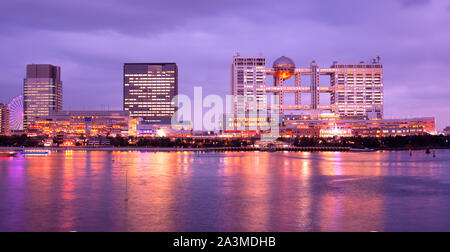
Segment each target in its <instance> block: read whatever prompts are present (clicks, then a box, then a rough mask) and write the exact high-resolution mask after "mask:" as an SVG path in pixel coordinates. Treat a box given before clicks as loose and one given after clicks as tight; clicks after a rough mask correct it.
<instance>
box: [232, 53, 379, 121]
mask: <svg viewBox="0 0 450 252" xmlns="http://www.w3.org/2000/svg"><path fill="white" fill-rule="evenodd" d="M265 65H266V59H265V58H264V57H240V56H237V57H234V59H233V63H232V76H231V93H232V95H233V96H234V97H235V104H234V113H235V114H245V113H249V111H255V110H254V109H253V108H254V105H252V104H254V101H255V100H256V101H258V102H259V103H258V104H260V105H258V106H259V107H258V110H263V109H261V106H265V105H267V95H268V94H275V95H277V96H278V97H279V106H277V109H279V111H280V114H284V113H285V112H288V111H296V112H299V111H309V114H310V115H311V116H313V117H316V118H317V117H318V115H320V114H322V113H323V112H331V113H334V114H336V115H339V116H341V117H359V118H363V117H365V118H371V119H373V118H377V119H382V118H383V112H384V111H383V105H384V92H383V90H384V87H383V85H384V84H383V65H382V64H381V63H380V60H379V58H377V59H375V60H373V61H372V62H370V63H359V64H341V63H337V62H335V63H333V65H332V66H331V67H330V68H320V67H319V66H318V64H317V63H316V62H315V61H313V62H312V63H311V65H310V66H309V67H308V68H298V67H297V66H296V65H295V63H294V61H293V60H292V59H290V58H288V57H284V56H283V57H281V58H279V59H277V60H276V61H275V62H274V64H273V67H272V68H266V67H265ZM266 76H273V80H274V83H273V86H272V85H271V86H269V85H266ZM324 76H326V77H328V78H329V79H330V81H329V83H324V82H323V81H321V79H322V78H323V77H324ZM306 77H308V78H309V80H310V83H306V81H305V80H306V79H307V78H306ZM291 78H293V80H294V81H293V82H294V83H293V84H291V85H288V80H289V79H291ZM305 93H306V94H310V95H311V104H304V102H302V94H305ZM287 94H293V95H294V97H295V102H294V104H287V103H286V100H285V96H286V95H287ZM321 94H329V95H330V104H329V105H328V104H322V103H321ZM266 109H267V110H269V111H271V110H273V109H274V108H273V105H271V104H268V105H267V106H266Z"/></svg>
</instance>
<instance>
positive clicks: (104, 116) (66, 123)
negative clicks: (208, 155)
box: [28, 111, 138, 138]
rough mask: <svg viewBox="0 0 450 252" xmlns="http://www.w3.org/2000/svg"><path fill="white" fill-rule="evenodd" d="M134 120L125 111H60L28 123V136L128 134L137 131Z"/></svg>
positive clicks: (77, 136) (68, 136)
mask: <svg viewBox="0 0 450 252" xmlns="http://www.w3.org/2000/svg"><path fill="white" fill-rule="evenodd" d="M137 125H138V123H136V122H134V121H133V120H132V119H131V118H130V116H129V112H126V111H60V112H52V113H50V115H48V116H43V117H40V118H37V120H36V121H35V122H34V123H33V124H32V125H30V127H29V130H28V135H29V136H42V135H46V136H49V137H56V136H58V135H63V136H64V137H65V138H79V137H82V136H84V137H89V136H94V137H97V136H101V137H106V136H113V137H114V136H118V135H121V136H129V135H130V134H129V132H136V131H137V129H136V128H137Z"/></svg>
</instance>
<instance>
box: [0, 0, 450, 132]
mask: <svg viewBox="0 0 450 252" xmlns="http://www.w3.org/2000/svg"><path fill="white" fill-rule="evenodd" d="M50 2H51V1H42V2H40V3H39V6H36V8H34V10H44V8H49V6H48V4H49V3H50ZM361 2H364V1H346V3H348V6H350V5H351V6H353V7H357V8H359V9H360V10H361V11H360V13H357V14H354V15H347V14H349V13H350V12H349V11H350V10H347V9H346V8H345V4H344V5H342V4H336V3H333V2H330V1H324V2H323V4H324V5H327V8H323V7H324V6H321V5H319V4H317V3H308V4H301V7H300V4H298V5H296V4H294V5H293V7H292V10H286V9H285V8H284V9H283V8H281V7H276V8H275V9H273V8H272V9H270V11H269V10H268V9H266V7H267V6H266V4H267V3H266V2H265V1H258V3H259V4H258V5H255V4H254V2H253V1H247V2H245V3H242V4H241V5H240V8H239V10H238V11H237V13H235V14H233V13H232V10H234V9H232V8H230V7H228V6H233V4H230V5H227V6H222V5H221V3H208V2H204V1H196V2H195V3H199V4H200V3H201V4H203V5H202V10H209V12H206V14H201V15H200V13H205V12H197V10H195V8H192V7H189V6H186V4H185V3H183V2H178V4H175V5H174V13H177V12H180V11H182V10H183V11H186V12H187V13H188V14H189V15H186V16H184V18H183V20H173V21H171V22H167V23H166V24H163V23H164V22H158V24H159V27H155V26H149V27H148V28H147V29H148V30H146V31H144V32H142V28H143V27H146V26H145V24H148V23H146V22H151V20H149V21H146V22H143V25H138V26H137V27H133V25H132V24H134V23H138V22H139V21H143V20H144V16H143V13H142V12H141V11H139V10H137V5H127V6H126V7H124V6H122V5H121V4H119V3H112V4H111V5H108V8H107V9H106V12H105V14H104V16H103V17H102V18H96V17H94V16H95V15H91V13H94V12H95V10H98V9H99V8H101V7H104V6H105V4H104V3H102V2H98V3H96V4H95V5H93V6H91V7H92V10H88V11H87V12H85V14H83V15H82V16H84V17H85V18H86V23H83V22H79V23H77V22H74V20H75V17H74V15H75V13H74V12H72V11H70V9H71V6H70V4H68V5H65V7H61V6H58V5H56V6H55V7H54V8H59V9H58V10H59V11H60V12H59V13H58V15H55V17H52V18H49V17H47V18H43V17H42V15H34V14H33V13H29V14H30V15H29V16H27V18H26V19H23V20H22V19H20V20H19V19H17V18H16V17H13V15H14V13H17V11H20V10H22V8H24V6H23V5H21V3H23V2H19V3H1V4H0V5H1V7H2V9H9V10H11V11H10V12H8V13H7V15H5V16H4V17H2V18H1V19H2V21H1V26H2V28H4V29H2V30H3V31H6V32H4V33H1V34H0V41H1V42H2V44H3V45H4V46H3V47H2V49H1V53H2V55H4V58H3V59H2V60H1V61H0V74H2V76H3V77H2V80H0V86H1V88H2V94H1V95H0V102H3V103H8V102H9V100H10V99H11V98H13V97H15V96H16V95H18V94H20V93H21V88H22V79H23V76H24V72H25V71H24V65H26V64H30V63H43V64H44V63H45V64H47V63H48V64H54V65H58V66H61V67H62V68H63V74H62V75H63V76H62V79H63V80H64V83H65V90H64V95H65V98H64V109H65V110H69V109H70V110H74V109H98V108H100V107H101V106H102V105H103V106H104V107H107V106H109V108H110V109H121V107H122V106H121V101H122V100H121V97H122V66H123V65H122V64H123V63H125V62H149V61H150V62H176V63H177V64H178V66H179V69H180V72H179V75H180V81H179V82H180V91H179V93H180V94H187V95H190V96H192V93H193V87H194V86H203V87H204V89H205V94H220V95H222V96H224V95H226V94H229V92H230V90H229V89H230V88H229V82H230V74H229V71H230V70H229V61H230V60H229V59H230V57H231V56H233V55H235V54H236V52H238V51H240V52H241V55H243V56H259V55H261V53H262V55H263V56H265V57H267V60H268V64H272V62H273V61H274V60H275V59H277V58H278V57H279V56H281V55H285V56H287V57H290V58H292V59H293V60H294V61H295V62H296V64H298V65H308V64H309V63H310V62H311V61H312V60H316V61H317V62H318V64H319V66H321V67H329V62H333V61H335V60H337V61H339V62H359V61H361V60H365V61H368V60H370V58H372V57H374V56H376V55H380V56H381V57H382V62H383V64H384V65H385V109H386V111H385V117H386V118H393V117H396V118H398V117H414V116H436V118H437V125H438V129H443V128H445V127H446V126H448V125H450V118H449V116H448V114H449V113H448V112H450V111H449V109H450V108H449V106H448V98H447V97H448V96H449V94H450V90H449V88H448V83H449V80H450V76H449V73H447V71H446V69H448V66H449V65H450V62H449V60H448V58H449V57H448V51H450V50H448V47H449V46H448V45H449V44H450V43H449V37H446V34H444V33H442V32H440V31H439V30H443V29H445V27H446V24H449V23H450V19H449V17H448V16H449V15H448V14H449V13H450V11H449V8H448V3H446V2H445V1H438V0H435V1H423V0H422V1H402V0H398V1H389V2H388V1H381V2H379V3H367V2H365V3H361ZM140 4H141V5H142V6H141V7H146V5H145V3H140ZM158 5H160V6H158V8H157V9H160V10H167V9H168V8H169V7H172V6H173V5H170V6H166V5H165V4H158ZM87 6H88V5H87V4H86V3H84V2H82V3H81V6H80V7H79V8H78V9H77V10H78V11H79V10H80V9H82V10H87ZM328 6H331V7H334V8H330V7H328ZM122 7H123V8H122ZM186 8H187V9H186ZM250 8H252V10H253V12H252V14H251V15H250V17H245V16H244V15H242V14H244V13H245V11H246V10H249V9H250ZM328 8H329V9H334V10H338V11H336V12H337V13H339V15H338V16H336V14H332V13H328V14H330V15H329V17H327V15H326V14H327V12H328V11H327V10H326V9H328ZM29 9H33V8H29ZM29 9H28V10H29ZM143 9H146V8H143ZM50 10H51V8H50ZM14 11H16V12H14ZM45 11H47V10H45ZM295 11H299V12H298V13H299V14H298V15H294V13H296V12H295ZM394 12H395V13H397V15H395V16H390V15H389V13H394ZM37 13H39V11H38V12H37ZM78 13H79V12H78ZM115 13H116V14H117V13H120V15H123V17H124V21H123V23H115V22H112V19H111V18H112V17H113V16H114V14H115ZM129 13H134V14H136V15H132V14H129ZM161 13H163V11H162V12H161ZM346 13H347V14H346ZM380 13H381V14H383V16H387V18H383V19H382V20H380V19H379V18H377V17H379V16H381V14H380ZM63 14H64V15H63ZM283 14H284V15H283ZM171 15H172V14H169V15H168V16H167V17H165V16H161V15H159V16H158V18H160V19H162V20H170V18H171V17H172V16H171ZM65 17H67V18H65ZM277 17H283V18H281V19H277ZM256 18H257V19H258V20H261V22H263V23H264V24H266V25H267V27H264V29H263V30H262V29H261V26H260V24H259V23H257V22H255V21H254V20H253V19H255V20H256ZM413 18H414V19H413ZM78 19H79V16H77V19H76V20H78ZM105 20H106V21H111V22H104V21H105ZM286 20H288V21H289V23H290V28H291V29H293V30H295V31H292V32H290V31H286V34H283V36H280V32H279V31H281V30H282V28H283V26H282V25H283V24H285V23H286V22H285V21H286ZM182 21H183V22H182ZM205 21H207V22H205ZM355 21H358V22H355ZM53 23H58V24H59V25H53ZM217 23H219V25H218V26H217V27H216V26H215V24H217ZM127 28H129V29H127ZM297 30H298V31H300V33H299V34H303V35H305V36H301V35H295V33H296V31H297ZM12 31H13V32H12ZM306 35H308V36H306ZM30 36H31V37H33V38H34V37H36V36H41V37H43V38H46V39H45V41H46V43H41V42H40V41H36V40H31V39H28V38H30ZM330 36H334V37H335V38H336V39H330ZM181 38H184V39H183V40H181ZM252 38H253V39H252ZM180 41H183V42H182V43H181V42H180ZM105 44H107V45H108V46H107V47H105V46H104V45H105ZM124 48H126V50H124ZM101 92H102V93H104V95H102V96H96V94H98V93H101ZM80 96H83V97H85V98H86V99H83V102H82V103H80V102H79V99H80ZM94 96H95V99H94V98H93V97H94Z"/></svg>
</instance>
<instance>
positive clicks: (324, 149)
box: [0, 147, 450, 153]
mask: <svg viewBox="0 0 450 252" xmlns="http://www.w3.org/2000/svg"><path fill="white" fill-rule="evenodd" d="M427 149H432V150H446V149H447V150H448V149H450V147H414V148H378V149H356V148H351V147H287V148H275V149H259V148H251V147H242V148H238V147H223V148H156V147H150V148H147V147H0V151H21V150H50V151H121V152H129V151H139V152H285V151H287V152H353V153H358V152H360V153H362V152H378V151H410V150H412V151H425V150H427Z"/></svg>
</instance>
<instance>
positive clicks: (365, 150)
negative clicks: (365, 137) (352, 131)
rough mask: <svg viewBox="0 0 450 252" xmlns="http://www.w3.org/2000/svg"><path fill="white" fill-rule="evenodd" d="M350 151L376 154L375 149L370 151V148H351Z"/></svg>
mask: <svg viewBox="0 0 450 252" xmlns="http://www.w3.org/2000/svg"><path fill="white" fill-rule="evenodd" d="M350 151H351V152H375V150H374V149H369V148H365V149H357V148H351V149H350Z"/></svg>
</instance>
